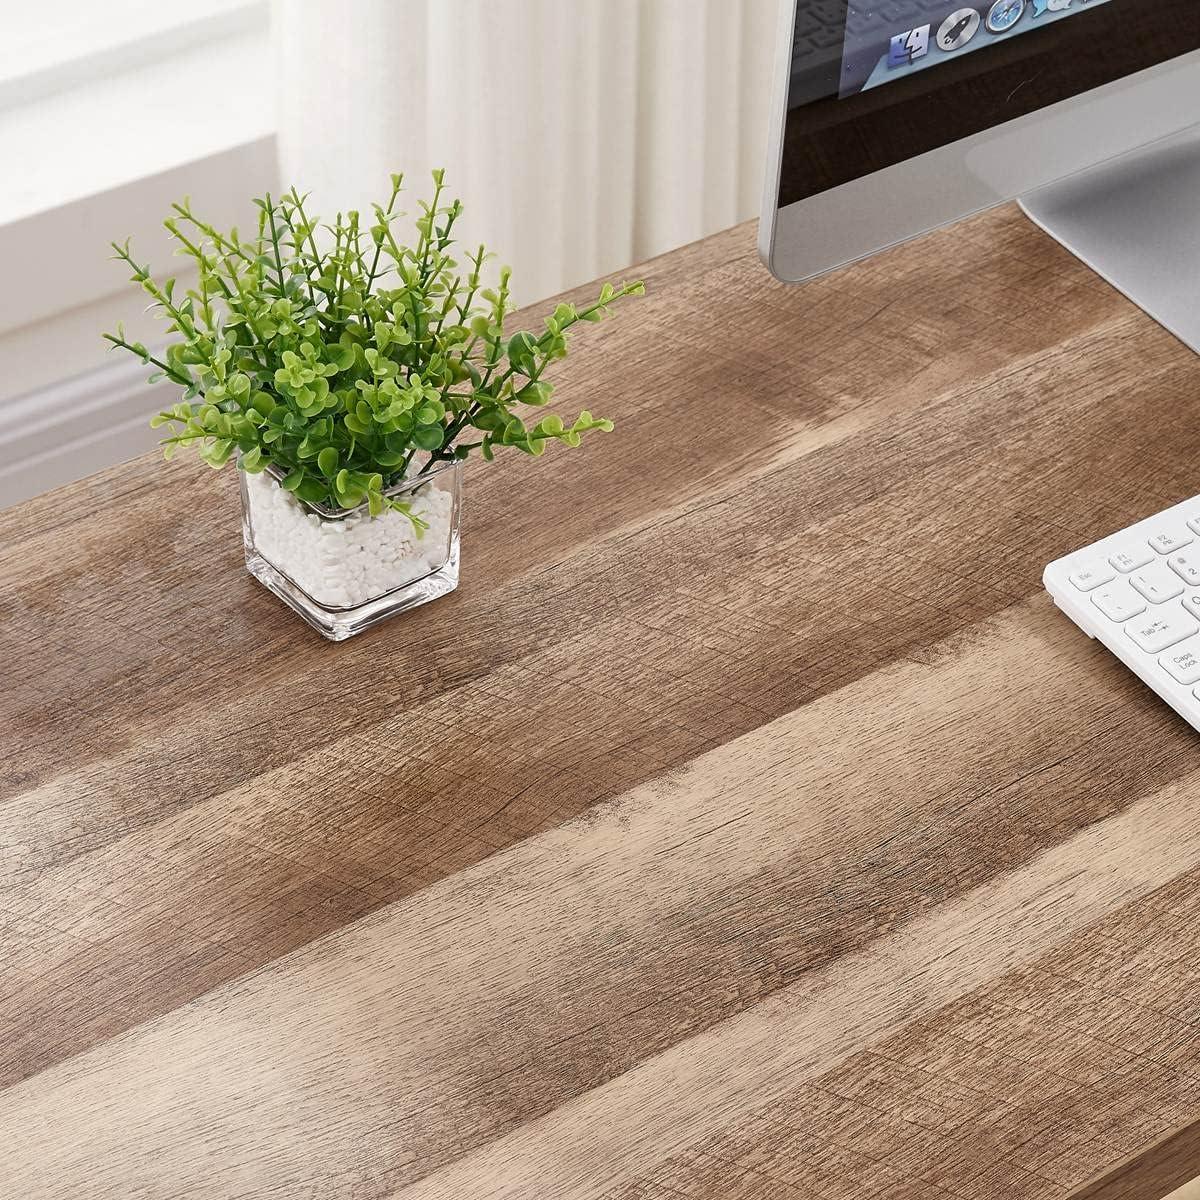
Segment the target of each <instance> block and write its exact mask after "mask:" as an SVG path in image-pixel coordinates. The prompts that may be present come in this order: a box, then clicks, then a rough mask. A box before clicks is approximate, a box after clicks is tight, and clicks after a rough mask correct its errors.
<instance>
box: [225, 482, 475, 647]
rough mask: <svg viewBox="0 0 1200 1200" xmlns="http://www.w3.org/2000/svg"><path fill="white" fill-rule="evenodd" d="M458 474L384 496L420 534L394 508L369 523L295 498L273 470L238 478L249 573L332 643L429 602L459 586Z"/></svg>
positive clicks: (366, 516) (360, 512)
mask: <svg viewBox="0 0 1200 1200" xmlns="http://www.w3.org/2000/svg"><path fill="white" fill-rule="evenodd" d="M462 468H463V464H462V463H461V462H448V463H442V464H441V465H439V466H437V467H435V468H434V469H433V470H432V471H429V472H427V473H424V474H421V475H417V476H414V477H413V478H411V479H406V480H404V481H402V482H401V483H397V484H395V485H393V486H392V487H391V488H389V489H387V491H385V492H384V495H385V496H388V497H394V498H395V499H397V500H402V501H404V502H405V503H406V504H408V505H409V507H410V508H411V509H412V512H413V513H414V515H416V516H417V517H419V518H420V519H421V520H422V521H424V522H425V523H426V525H427V526H428V528H427V529H425V530H424V531H419V530H418V529H417V528H416V527H415V526H414V524H413V522H412V521H410V520H409V519H408V517H407V516H405V514H404V513H402V512H397V511H395V510H394V509H391V508H389V509H386V510H385V511H384V512H383V513H382V514H380V515H379V516H377V517H372V516H371V515H370V513H369V512H368V511H367V506H366V505H365V504H363V505H361V506H360V507H358V508H350V509H333V508H326V507H325V506H323V505H319V504H309V503H307V502H306V501H303V500H299V499H297V498H296V497H295V496H293V495H292V494H291V493H290V492H286V491H284V489H283V488H282V487H280V486H279V480H280V478H282V475H281V473H280V472H278V471H276V470H275V469H274V468H269V469H268V470H266V471H262V472H260V473H259V474H257V475H251V474H248V473H247V472H245V471H241V470H239V471H238V476H239V478H240V480H241V490H242V537H243V540H244V541H245V544H246V567H247V569H248V570H249V571H250V573H251V574H252V575H253V576H254V577H255V579H257V580H258V581H259V582H260V583H261V584H263V586H264V587H267V588H269V589H270V590H271V591H272V592H274V593H275V595H277V596H278V597H279V598H280V599H281V600H283V601H284V602H285V603H286V604H289V605H290V606H291V607H292V608H294V609H295V610H296V612H298V613H299V614H300V615H301V616H302V617H303V618H304V619H305V620H306V621H307V622H308V623H309V624H310V625H312V626H313V627H314V628H316V629H318V630H319V631H320V632H321V633H323V634H324V635H325V636H326V637H327V638H330V639H331V640H332V641H338V642H340V641H342V640H343V639H345V638H348V637H353V636H354V634H356V633H361V632H362V630H364V629H366V628H367V627H368V626H369V625H374V624H375V623H376V622H377V621H382V620H383V619H384V618H385V617H390V616H392V615H393V614H394V613H398V612H403V611H404V610H405V609H408V608H415V607H416V606H417V605H419V604H427V603H428V602H429V601H430V600H436V599H437V598H438V597H439V596H444V595H446V593H447V592H452V591H454V589H455V588H456V587H457V586H458V537H459V517H460V513H461V511H462Z"/></svg>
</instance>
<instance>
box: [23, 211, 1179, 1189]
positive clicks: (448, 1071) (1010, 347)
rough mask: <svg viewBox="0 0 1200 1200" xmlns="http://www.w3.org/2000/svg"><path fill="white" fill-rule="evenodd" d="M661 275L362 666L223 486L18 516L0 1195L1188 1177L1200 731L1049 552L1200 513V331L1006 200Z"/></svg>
mask: <svg viewBox="0 0 1200 1200" xmlns="http://www.w3.org/2000/svg"><path fill="white" fill-rule="evenodd" d="M752 243H753V230H752V229H751V228H750V227H743V228H740V229H736V230H733V231H731V232H729V233H727V234H723V235H721V236H718V237H715V238H712V239H710V240H709V241H707V242H704V243H701V244H699V245H696V246H692V247H689V248H687V249H684V250H681V251H679V252H677V253H675V254H671V255H669V256H667V257H665V258H663V259H660V260H658V261H656V262H655V263H653V264H651V265H650V266H649V267H648V268H647V270H646V277H647V279H648V282H649V284H650V288H651V294H650V296H649V297H648V298H647V299H646V300H645V301H643V302H641V303H640V304H639V305H631V306H630V307H629V308H627V309H626V310H625V312H624V313H623V315H621V316H620V318H619V319H617V320H615V321H614V322H613V323H612V324H610V325H606V326H604V327H602V328H601V329H600V330H599V331H597V333H596V336H594V337H593V338H591V339H583V338H581V339H579V341H578V353H577V357H576V358H575V359H573V360H572V364H571V366H570V370H569V372H568V374H567V378H566V380H565V382H564V383H563V385H562V393H563V399H564V404H567V405H570V404H575V405H579V406H582V405H586V406H588V407H592V408H594V409H595V410H596V411H598V412H602V413H605V414H611V415H613V416H614V417H615V418H617V419H618V422H619V427H618V432H617V433H616V434H614V435H613V436H612V437H610V438H608V439H601V440H600V441H596V442H593V443H592V444H591V445H590V446H589V447H588V448H586V449H585V450H583V451H581V452H579V453H577V454H570V453H562V454H558V455H551V456H548V458H547V460H544V461H543V462H541V463H539V464H536V465H533V466H531V465H530V464H528V463H527V462H525V461H524V460H517V459H516V458H513V459H509V460H506V461H503V462H498V463H497V464H496V465H495V466H494V467H492V468H490V469H489V468H487V467H481V468H477V469H475V470H473V471H471V472H470V473H469V475H468V482H467V487H468V502H469V504H468V517H467V522H468V523H467V533H466V545H465V554H464V580H465V582H464V585H463V587H462V589H461V590H460V591H459V592H458V593H457V594H456V595H454V596H453V597H451V598H448V599H446V600H442V601H439V602H438V603H436V604H433V605H430V606H429V607H426V608H423V609H421V610H419V611H417V612H415V613H413V614H410V615H407V616H404V617H402V618H400V619H398V620H394V621H391V622H388V623H386V624H384V625H383V626H381V627H379V628H377V629H376V630H374V631H372V632H370V633H368V634H366V635H364V636H362V637H360V638H357V639H355V640H353V641H351V642H348V643H345V644H344V645H340V646H334V645H330V644H327V643H325V642H323V641H321V640H320V639H319V638H318V637H317V636H316V635H315V634H313V633H312V632H311V631H309V630H308V629H307V627H306V626H304V625H303V624H302V623H301V622H300V621H299V620H298V619H297V618H296V617H295V616H294V615H293V614H292V613H290V612H289V611H287V610H286V609H285V608H284V607H283V606H282V605H281V604H279V603H278V602H277V601H276V600H275V599H274V598H272V597H271V596H270V595H268V594H267V593H266V592H265V591H263V590H262V589H261V588H260V587H259V586H258V585H257V584H256V583H254V582H253V581H252V580H251V578H250V577H249V575H247V574H246V573H245V572H244V571H243V568H242V551H241V545H240V540H239V532H238V527H237V499H236V488H235V480H234V478H233V476H232V474H231V473H230V474H219V475H218V474H213V473H211V472H208V471H207V470H206V469H204V468H201V467H199V466H195V465H193V464H190V463H188V464H173V465H163V464H161V463H160V462H158V461H157V460H155V459H153V458H147V459H143V460H140V461H138V462H137V463H135V464H133V466H132V467H131V468H128V469H122V470H118V471H111V472H108V473H106V474H104V475H101V476H97V477H95V478H92V479H90V480H87V481H84V482H83V483H81V484H78V485H76V486H74V487H71V488H69V489H66V490H65V491H61V492H58V493H55V494H53V495H51V496H48V497H45V498H43V499H41V500H38V501H35V502H33V503H30V504H27V505H25V506H23V507H20V508H17V509H15V510H11V511H9V512H7V513H4V514H0V612H2V613H3V623H2V626H0V638H2V640H3V645H2V646H0V663H2V668H0V669H2V670H3V689H2V696H0V731H2V736H0V745H2V747H3V750H4V754H3V759H2V761H0V1196H3V1197H5V1198H10V1197H11V1198H14V1200H15V1198H18V1197H19V1198H21V1200H36V1198H42V1197H70V1198H72V1200H75V1198H79V1197H86V1198H88V1200H110V1198H112V1200H117V1198H119V1200H132V1198H134V1197H138V1198H142V1197H170V1198H172V1200H177V1198H179V1197H196V1198H203V1200H226V1198H233V1197H238V1198H250V1197H255V1198H258V1197H280V1198H287V1200H296V1198H299V1197H303V1198H309V1197H311V1198H318V1197H319V1198H320V1200H343V1198H345V1200H349V1198H354V1200H364V1198H367V1197H371V1198H374V1197H404V1198H405V1200H418V1198H421V1200H425V1198H427V1197H439V1198H441V1197H445V1198H447V1200H474V1198H477V1197H534V1198H538V1200H541V1198H545V1197H569V1198H571V1200H577V1198H582V1197H597V1198H602V1200H635V1198H636V1200H674V1198H676V1197H678V1196H688V1197H717V1198H720V1200H810V1198H815V1200H861V1198H863V1197H873V1196H881V1197H888V1198H894V1197H899V1198H901V1200H938V1198H941V1200H945V1198H946V1197H950V1198H952V1200H954V1198H958V1200H1043V1198H1065V1197H1085V1196H1086V1197H1095V1198H1099V1197H1104V1198H1117V1197H1135V1198H1140V1197H1156V1196H1160V1195H1162V1194H1163V1193H1164V1192H1166V1191H1167V1190H1168V1189H1169V1188H1170V1187H1171V1186H1174V1185H1176V1184H1178V1183H1181V1182H1182V1181H1183V1180H1184V1179H1186V1178H1188V1177H1189V1176H1191V1175H1195V1174H1200V1026H1198V1024H1197V1022H1198V1021H1200V1001H1198V1000H1197V990H1198V989H1197V983H1198V982H1200V981H1198V976H1200V969H1198V968H1197V962H1198V951H1200V931H1198V930H1200V926H1198V922H1200V816H1198V815H1197V811H1196V794H1197V784H1198V783H1200V755H1198V753H1197V740H1196V736H1195V734H1194V733H1192V732H1191V731H1190V730H1189V729H1188V728H1187V727H1186V726H1185V725H1184V724H1183V722H1182V721H1180V720H1178V719H1177V718H1176V717H1175V716H1174V715H1173V714H1172V713H1171V712H1170V711H1169V710H1168V709H1167V708H1166V707H1165V706H1164V705H1163V704H1161V703H1160V702H1159V701H1158V700H1157V699H1155V698H1154V696H1152V695H1151V694H1150V693H1149V692H1148V691H1147V690H1145V689H1144V688H1143V687H1141V686H1140V685H1139V684H1138V683H1137V682H1136V681H1135V680H1134V678H1133V677H1132V675H1130V673H1129V672H1127V671H1126V670H1125V669H1124V668H1123V667H1121V666H1120V665H1119V664H1118V663H1117V662H1116V661H1115V660H1114V659H1113V658H1111V657H1110V656H1109V655H1108V654H1107V653H1106V652H1105V651H1104V650H1103V649H1101V648H1100V647H1099V646H1097V645H1096V644H1094V643H1092V642H1089V641H1088V640H1087V638H1085V637H1084V636H1083V635H1082V634H1081V633H1079V632H1078V631H1077V630H1076V629H1075V628H1074V627H1073V626H1072V625H1070V624H1069V623H1068V622H1067V621H1066V619H1065V618H1063V617H1062V616H1060V615H1058V614H1057V613H1056V612H1055V610H1054V609H1053V607H1052V605H1051V603H1050V602H1049V600H1048V598H1047V597H1046V596H1045V594H1044V593H1043V591H1042V589H1041V584H1040V573H1041V569H1042V566H1043V564H1044V563H1046V562H1047V561H1049V560H1050V559H1052V558H1054V557H1056V556H1057V555H1059V554H1061V553H1063V552H1065V551H1067V550H1070V549H1073V548H1077V547H1078V546H1080V545H1082V544H1084V543H1086V542H1087V541H1089V540H1091V539H1092V538H1095V537H1098V536H1100V535H1102V534H1104V533H1107V532H1111V531H1112V530H1113V529H1116V528H1119V527H1121V526H1123V525H1125V524H1126V523H1128V522H1130V521H1132V520H1134V519H1136V518H1138V517H1141V516H1145V515H1148V514H1150V513H1153V512H1154V511H1156V510H1158V509H1160V508H1163V507H1165V506H1166V505H1168V504H1171V503H1173V502H1175V501H1177V500H1178V499H1180V498H1181V497H1183V496H1186V495H1189V494H1191V493H1193V492H1195V491H1196V490H1197V481H1198V472H1197V461H1198V453H1200V421H1197V419H1196V412H1197V399H1198V395H1200V362H1198V361H1197V359H1196V358H1195V357H1194V356H1193V355H1192V354H1190V353H1189V352H1187V351H1186V350H1184V349H1183V347H1182V346H1180V345H1179V344H1178V343H1177V342H1175V341H1174V340H1173V339H1172V338H1171V337H1170V336H1168V335H1167V334H1166V333H1164V332H1163V331H1162V330H1160V329H1159V328H1158V327H1157V326H1155V325H1154V324H1152V323H1151V322H1150V321H1149V320H1148V319H1147V318H1146V317H1144V316H1142V315H1141V314H1140V313H1138V312H1137V311H1136V310H1135V309H1134V308H1132V307H1131V306H1130V305H1129V304H1128V303H1126V302H1125V301H1123V300H1122V299H1121V298H1120V297H1119V296H1117V295H1116V294H1115V293H1114V292H1113V291H1111V290H1110V289H1109V288H1107V287H1106V286H1105V285H1104V284H1102V283H1101V282H1100V281H1099V280H1098V279H1097V278H1096V277H1095V276H1093V275H1091V274H1090V273H1089V272H1088V271H1087V270H1085V269H1084V268H1083V267H1082V266H1080V265H1079V264H1078V263H1076V262H1075V261H1074V260H1073V259H1071V258H1070V257H1068V255H1067V254H1066V253H1065V252H1063V251H1062V250H1060V249H1058V248H1057V247H1056V246H1055V245H1053V244H1052V243H1051V242H1050V241H1048V240H1047V239H1046V238H1045V237H1044V236H1043V235H1041V234H1040V233H1038V232H1037V231H1036V230H1035V229H1034V228H1033V227H1032V226H1031V225H1029V224H1027V223H1026V222H1025V221H1024V220H1023V219H1022V218H1021V217H1020V216H1019V215H1018V213H1017V212H1016V211H1015V210H1013V209H1007V210H1002V211H999V212H996V213H993V214H990V215H987V216H985V217H983V218H981V219H977V220H974V221H972V222H970V223H968V224H966V225H963V226H960V227H958V228H957V229H954V230H950V231H947V232H943V233H938V234H936V235H934V236H931V237H929V238H927V239H925V240H923V241H922V242H919V243H917V244H914V245H911V246H908V247H906V248H902V249H900V250H898V251H894V252H892V253H889V254H886V255H884V256H882V257H880V258H878V259H876V260H874V261H872V262H868V263H865V264H863V265H860V266H857V267H855V268H853V269H850V270H847V271H844V272H842V273H840V274H838V275H836V276H835V277H832V278H829V279H825V280H823V281H820V282H818V283H815V284H812V285H810V286H808V287H805V288H803V289H786V288H783V287H780V286H778V285H777V284H775V283H774V282H773V281H771V280H770V279H769V278H768V276H767V275H766V273H765V271H763V270H762V268H761V267H760V266H759V265H758V263H757V261H756V260H755V257H754V253H753V249H752Z"/></svg>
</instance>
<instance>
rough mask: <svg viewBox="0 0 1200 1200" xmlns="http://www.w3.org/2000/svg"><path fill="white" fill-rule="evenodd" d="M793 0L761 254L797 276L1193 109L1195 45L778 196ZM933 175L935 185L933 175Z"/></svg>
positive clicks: (1007, 194) (1108, 151)
mask: <svg viewBox="0 0 1200 1200" xmlns="http://www.w3.org/2000/svg"><path fill="white" fill-rule="evenodd" d="M798 2H799V0H781V3H780V6H779V7H780V19H779V27H778V36H777V52H778V53H777V59H776V70H775V81H774V86H773V94H772V103H771V127H770V138H769V143H768V149H767V160H766V162H767V166H766V184H765V190H764V198H763V210H762V219H761V221H760V223H759V240H758V244H759V254H760V255H761V257H762V259H763V262H764V263H765V264H766V265H767V267H768V269H769V270H770V271H771V273H772V274H773V275H774V276H775V277H776V278H777V279H780V280H782V281H783V282H785V283H799V282H802V281H804V280H806V279H811V278H814V277H815V276H818V275H823V274H825V273H827V272H829V271H832V270H836V269H837V268H838V267H842V266H846V265H847V264H849V263H852V262H857V261H859V260H860V259H863V258H867V257H869V256H870V255H872V254H876V253H878V252H879V251H881V250H885V249H887V248H889V247H891V246H895V245H898V244H900V243H902V242H906V241H909V240H910V239H912V238H915V237H919V236H920V235H921V234H924V233H929V232H931V231H933V230H934V229H939V228H941V227H943V226H945V225H949V224H952V223H953V222H955V221H958V220H960V219H962V218H964V217H967V216H971V215H973V214H974V213H978V212H982V211H984V210H985V209H988V208H992V207H994V206H995V205H997V204H1003V203H1005V202H1007V201H1010V200H1015V199H1017V198H1018V197H1019V196H1021V195H1023V194H1025V193H1026V192H1030V191H1033V190H1035V189H1037V188H1041V187H1045V186H1046V185H1048V184H1051V183H1054V182H1055V181H1057V180H1061V179H1065V178H1067V177H1069V176H1071V175H1075V174H1077V173H1079V172H1081V171H1085V170H1088V169H1089V168H1091V167H1094V166H1097V165H1098V164H1100V163H1103V162H1107V161H1109V160H1111V159H1114V158H1117V157H1119V156H1120V155H1122V154H1126V153H1129V152H1130V151H1133V150H1136V149H1138V148H1140V147H1142V146H1145V145H1147V144H1149V143H1151V142H1154V141H1157V140H1158V139H1160V138H1166V137H1170V136H1171V135H1172V134H1176V133H1179V132H1181V131H1182V130H1184V129H1187V128H1188V127H1190V126H1192V125H1194V124H1195V123H1196V122H1197V120H1198V119H1200V50H1197V51H1192V52H1190V53H1187V54H1184V55H1181V56H1180V57H1178V58H1174V59H1171V60H1170V61H1169V62H1165V63H1161V64H1159V65H1158V66H1155V67H1151V68H1149V69H1147V70H1144V71H1139V72H1137V73H1136V74H1133V75H1128V76H1126V77H1125V78H1123V79H1119V80H1116V81H1114V82H1113V83H1109V84H1105V85H1103V86H1102V87H1098V88H1093V89H1091V90H1089V91H1086V92H1082V93H1080V94H1079V95H1077V96H1072V97H1071V98H1069V99H1067V100H1062V101H1060V102H1058V103H1057V104H1052V105H1049V106H1048V107H1046V108H1042V109H1039V110H1037V111H1036V112H1034V113H1031V114H1029V115H1027V116H1023V117H1019V118H1017V119H1016V120H1013V121H1006V122H1003V123H1002V124H999V125H996V126H993V127H992V128H990V129H986V130H983V131H981V132H980V133H977V134H974V135H972V136H971V137H967V138H963V139H961V140H960V141H956V142H952V143H950V144H949V145H946V146H942V147H939V148H938V149H936V150H931V151H929V152H928V153H926V154H921V155H918V156H917V157H915V158H911V159H908V160H907V161H905V162H900V163H897V164H895V165H894V166H890V167H885V168H884V169H882V170H879V171H875V172H873V173H872V174H869V175H864V176H862V177H861V178H859V179H855V180H852V181H851V182H849V183H845V184H842V185H840V186H838V187H834V188H830V189H829V190H827V191H824V192H820V193H818V194H817V195H814V196H809V197H807V198H806V199H803V200H798V201H796V202H795V203H793V204H790V205H787V206H785V207H783V208H780V207H779V204H778V199H779V181H780V173H781V170H782V163H783V147H784V132H785V129H786V123H787V112H788V89H789V86H790V79H791V56H792V39H793V31H794V29H795V23H796V9H797V4H798ZM935 184H936V186H935Z"/></svg>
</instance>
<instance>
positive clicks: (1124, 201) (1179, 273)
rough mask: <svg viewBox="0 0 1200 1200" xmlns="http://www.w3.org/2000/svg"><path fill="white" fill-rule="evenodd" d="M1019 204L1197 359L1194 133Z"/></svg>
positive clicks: (1199, 131) (1198, 223)
mask: <svg viewBox="0 0 1200 1200" xmlns="http://www.w3.org/2000/svg"><path fill="white" fill-rule="evenodd" d="M1020 204H1021V207H1022V209H1024V211H1025V213H1026V215H1027V216H1028V217H1029V218H1030V220H1032V221H1033V222H1034V224H1036V225H1038V226H1039V227H1040V228H1041V229H1044V230H1045V231H1046V232H1047V233H1048V234H1049V235H1050V236H1051V237H1052V238H1054V239H1055V241H1057V242H1061V243H1062V245H1064V246H1065V247H1066V248H1067V249H1068V250H1070V251H1071V253H1072V254H1074V255H1075V256H1076V257H1077V258H1080V259H1082V260H1083V262H1085V263H1086V264H1087V265H1088V266H1089V267H1091V268H1092V270H1093V271H1095V272H1096V274H1098V275H1100V276H1101V277H1102V278H1104V279H1106V280H1107V281H1108V282H1109V283H1111V284H1112V285H1113V287H1115V288H1116V289H1117V290H1118V291H1120V292H1122V293H1123V294H1124V295H1126V296H1128V297H1129V299H1130V300H1132V301H1133V303H1134V304H1136V305H1137V306H1138V307H1139V308H1141V309H1142V310H1143V311H1144V312H1146V313H1147V314H1148V315H1149V316H1151V317H1153V318H1154V319H1155V320H1156V321H1157V322H1158V323H1159V324H1160V325H1162V326H1163V327H1164V328H1165V329H1168V330H1169V331H1170V332H1171V333H1173V334H1174V335H1175V336H1176V337H1177V338H1179V340H1180V341H1182V342H1183V343H1184V344H1185V345H1187V346H1190V347H1191V349H1193V350H1195V351H1197V352H1198V353H1200V127H1193V128H1191V129H1189V130H1186V131H1185V132H1184V133H1182V134H1177V135H1176V136H1174V137H1169V138H1164V139H1162V140H1161V141H1158V142H1154V143H1152V144H1151V145H1149V146H1146V147H1144V148H1142V149H1139V150H1135V151H1133V152H1132V153H1130V154H1125V155H1122V156H1121V157H1120V158H1118V159H1115V160H1113V161H1112V162H1108V163H1103V164H1102V165H1101V166H1099V167H1094V168H1092V169H1091V170H1088V171H1084V172H1081V173H1080V174H1078V175H1073V176H1071V177H1070V178H1069V179H1064V180H1062V181H1061V182H1059V183H1054V184H1051V185H1050V186H1049V187H1045V188H1040V189H1038V190H1037V191H1035V192H1030V193H1029V194H1028V195H1026V196H1023V197H1022V198H1021V200H1020Z"/></svg>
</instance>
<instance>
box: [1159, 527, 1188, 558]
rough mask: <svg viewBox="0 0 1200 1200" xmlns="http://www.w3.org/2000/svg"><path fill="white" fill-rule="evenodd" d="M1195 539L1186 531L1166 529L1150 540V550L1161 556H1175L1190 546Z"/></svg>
mask: <svg viewBox="0 0 1200 1200" xmlns="http://www.w3.org/2000/svg"><path fill="white" fill-rule="evenodd" d="M1194 540H1195V539H1194V538H1193V537H1192V535H1191V534H1190V533H1188V531H1187V530H1186V529H1164V530H1162V531H1161V532H1159V533H1156V534H1155V535H1154V536H1153V537H1152V538H1151V539H1150V549H1151V550H1157V551H1158V553H1159V554H1174V553H1175V551H1176V550H1182V549H1183V548H1184V546H1190V545H1191V544H1192V542H1193V541H1194Z"/></svg>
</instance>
